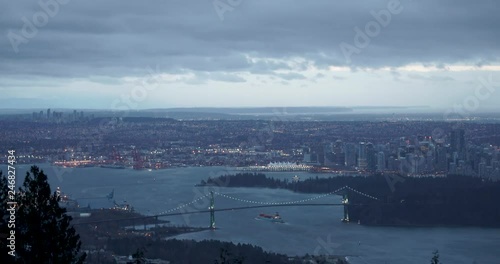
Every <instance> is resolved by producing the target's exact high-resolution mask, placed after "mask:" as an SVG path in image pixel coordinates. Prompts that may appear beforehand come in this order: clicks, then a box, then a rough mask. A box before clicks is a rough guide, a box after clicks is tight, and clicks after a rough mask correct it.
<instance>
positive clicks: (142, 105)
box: [0, 0, 500, 111]
mask: <svg viewBox="0 0 500 264" xmlns="http://www.w3.org/2000/svg"><path fill="white" fill-rule="evenodd" d="M230 2H231V3H232V6H231V5H229V4H228V3H229V2H228V3H226V1H214V2H207V3H198V2H195V1H183V4H179V2H177V1H167V2H159V1H155V2H154V4H150V5H145V4H143V3H134V2H129V3H126V4H123V3H121V2H120V3H118V2H117V1H108V2H106V3H98V4H96V3H95V2H85V3H79V2H71V1H68V2H67V3H66V1H55V0H53V1H46V2H45V1H42V3H45V4H39V3H37V2H33V3H23V4H19V3H6V10H9V12H8V14H6V15H5V17H4V21H3V22H2V23H0V29H1V31H2V32H3V33H4V35H3V36H4V37H2V38H0V47H1V49H0V58H1V59H2V60H0V61H1V62H0V69H1V71H0V91H2V99H0V105H1V106H0V108H47V107H51V108H78V109H114V108H116V107H117V100H121V101H124V100H125V99H124V98H127V97H128V98H132V100H134V98H135V100H134V107H133V108H132V109H151V108H172V107H238V106H245V107H263V106H266V107H269V106H276V107H293V106H319V105H320V106H367V105H369V106H387V105H390V106H408V105H425V106H429V107H431V108H434V109H446V108H450V107H453V105H455V104H463V103H464V101H466V100H467V99H468V98H470V96H476V97H477V94H478V93H479V94H480V97H481V98H480V100H479V101H478V102H479V103H478V104H477V108H476V109H477V110H484V111H488V110H491V109H498V108H497V107H496V104H495V102H497V101H499V100H500V95H499V93H498V92H497V91H496V90H498V88H497V87H498V84H499V83H500V63H499V58H500V55H499V49H498V47H497V45H496V43H498V36H500V34H498V33H499V32H498V29H497V27H496V25H497V24H499V22H500V21H499V20H500V19H499V18H498V16H497V13H498V6H497V5H495V2H493V1H484V2H482V3H483V4H476V3H471V2H469V1H440V2H432V1H403V0H401V1H395V0H391V1H362V2H356V3H335V2H330V1H315V2H314V3H300V2H296V3H294V4H293V5H290V4H289V3H288V2H284V1H277V2H273V3H268V2H266V1H230ZM221 3H222V4H221ZM284 7H286V8H284ZM106 10H113V14H112V15H109V14H108V12H106ZM465 25H466V26H465ZM485 83H487V84H486V85H485ZM488 85H489V86H488ZM478 87H482V88H480V89H481V90H480V91H479V92H477V90H478V89H479V88H478ZM129 100H130V99H129ZM473 103H474V102H473Z"/></svg>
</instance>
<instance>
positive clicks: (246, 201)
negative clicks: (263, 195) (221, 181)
mask: <svg viewBox="0 0 500 264" xmlns="http://www.w3.org/2000/svg"><path fill="white" fill-rule="evenodd" d="M345 189H348V190H351V191H354V192H356V193H358V194H360V195H363V196H365V197H368V198H371V199H374V200H378V199H377V198H375V197H373V196H371V195H368V194H365V193H362V192H360V191H357V190H355V189H353V188H351V187H349V186H344V187H342V188H339V189H337V190H335V191H333V192H329V193H327V194H322V195H318V196H315V197H312V198H308V199H302V200H296V201H286V202H260V201H253V200H248V199H241V198H237V197H233V196H229V195H227V194H223V193H219V192H214V194H216V195H218V196H221V197H224V198H227V199H231V200H235V201H239V202H245V203H252V204H262V205H286V204H298V203H305V202H309V201H313V200H317V199H320V198H323V197H326V196H328V195H332V194H335V193H338V192H340V191H342V190H345Z"/></svg>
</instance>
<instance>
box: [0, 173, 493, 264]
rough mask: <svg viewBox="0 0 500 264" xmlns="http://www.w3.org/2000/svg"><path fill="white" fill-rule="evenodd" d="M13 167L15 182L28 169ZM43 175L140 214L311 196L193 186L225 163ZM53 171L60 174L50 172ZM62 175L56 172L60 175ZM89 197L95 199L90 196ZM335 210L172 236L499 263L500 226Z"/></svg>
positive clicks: (236, 221) (199, 220) (363, 257)
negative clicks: (374, 222)
mask: <svg viewBox="0 0 500 264" xmlns="http://www.w3.org/2000/svg"><path fill="white" fill-rule="evenodd" d="M17 167H18V183H21V181H22V179H23V178H24V176H23V175H24V173H22V174H21V171H26V169H28V166H21V165H19V166H17ZM41 167H42V168H43V169H44V170H45V172H46V173H48V174H49V180H50V183H51V185H52V186H60V187H61V188H62V189H63V191H64V192H66V193H69V194H70V195H71V196H72V197H74V198H77V199H78V200H79V202H80V203H81V204H82V205H87V204H90V205H91V206H92V207H94V208H99V207H109V206H110V205H111V203H110V202H109V201H107V200H106V199H103V198H99V197H104V196H105V195H106V194H108V193H109V192H111V190H112V189H114V190H115V199H116V201H117V202H122V201H123V200H126V201H127V202H129V203H130V204H132V206H134V208H135V209H136V210H138V211H140V212H142V213H144V214H153V213H159V212H162V211H165V210H168V209H171V208H174V207H177V206H179V205H180V204H183V203H187V202H190V201H192V200H194V199H197V198H199V197H201V196H203V195H205V194H208V193H209V191H210V190H215V191H218V192H220V193H224V194H227V195H230V196H233V197H237V198H241V199H248V200H254V201H262V202H273V201H295V200H302V199H306V198H311V197H315V196H316V195H308V194H295V193H292V192H290V191H285V190H271V189H254V188H216V189H213V188H212V187H194V185H195V184H197V183H199V182H200V180H202V179H206V178H207V177H208V176H212V177H214V176H216V175H221V174H226V173H231V171H230V170H227V169H225V168H220V167H219V168H214V167H205V168H178V169H168V170H161V171H134V170H128V169H127V170H116V169H102V168H83V169H63V168H57V167H52V166H50V165H42V166H41ZM0 168H1V169H2V170H3V171H6V168H5V167H2V166H0ZM57 175H59V177H57ZM61 175H62V176H61ZM268 175H270V176H273V177H279V178H289V179H291V177H292V176H293V175H298V176H299V177H301V178H302V179H304V178H307V177H316V176H319V177H328V176H329V175H321V174H309V173H305V172H302V173H268ZM89 198H96V199H89ZM215 200H216V201H215V206H216V208H225V207H231V206H244V205H247V204H245V203H242V202H237V201H233V200H229V199H226V198H222V197H218V196H216V198H215ZM339 201H340V197H338V196H329V197H325V198H321V199H318V200H316V202H319V203H328V202H334V203H337V202H339ZM207 207H208V200H207V199H202V200H199V201H198V202H196V203H194V204H192V205H190V206H188V207H185V208H184V209H183V210H184V211H194V210H199V209H207ZM276 211H278V212H279V213H280V215H281V216H282V217H283V218H284V220H285V221H286V222H287V223H286V224H274V223H270V222H265V221H259V220H255V216H256V215H257V214H259V213H261V212H264V213H274V212H276ZM342 214H343V211H342V207H278V208H263V209H250V210H242V211H227V212H217V213H216V216H215V217H216V224H217V227H218V228H220V229H219V230H216V231H206V232H200V233H192V234H186V235H182V236H179V238H187V239H195V240H202V239H218V240H227V241H233V242H241V243H251V244H255V245H258V246H262V247H263V248H264V249H266V250H269V251H274V252H279V253H285V254H288V255H303V254H306V253H309V254H313V253H320V254H328V253H333V254H339V255H348V256H350V257H349V260H350V262H351V263H354V264H358V263H370V264H372V263H373V264H379V263H380V264H386V263H396V264H400V263H406V264H425V263H430V259H431V257H432V252H433V251H434V250H436V249H439V252H440V255H441V261H442V262H444V263H446V264H452V263H454V264H455V263H469V264H471V263H478V264H483V263H484V264H486V263H492V264H493V263H495V264H498V263H500V253H498V251H499V250H500V229H483V228H396V227H366V226H362V225H357V224H343V223H341V222H340V219H341V218H342ZM168 219H169V220H171V221H172V222H173V223H174V224H187V225H192V226H208V225H209V215H208V214H194V215H184V216H178V217H171V218H168Z"/></svg>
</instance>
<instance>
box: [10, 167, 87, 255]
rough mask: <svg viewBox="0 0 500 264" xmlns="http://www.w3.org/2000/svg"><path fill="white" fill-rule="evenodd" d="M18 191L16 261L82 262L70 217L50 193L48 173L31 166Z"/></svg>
mask: <svg viewBox="0 0 500 264" xmlns="http://www.w3.org/2000/svg"><path fill="white" fill-rule="evenodd" d="M30 171H31V173H30V172H27V173H26V178H25V180H24V183H23V186H22V187H21V188H20V189H19V193H18V194H17V203H18V206H19V208H18V210H17V215H16V220H17V223H16V229H17V231H16V255H17V257H16V262H17V263H83V261H84V260H85V257H86V255H85V254H83V255H81V254H80V253H79V251H80V245H81V242H80V236H79V235H77V234H76V231H75V229H74V228H73V227H72V226H71V225H70V222H71V217H70V216H68V215H66V214H65V213H66V209H64V208H61V207H60V206H59V200H60V198H59V197H58V196H57V195H56V193H55V192H54V193H51V190H50V185H49V183H48V182H47V176H46V175H45V173H44V172H43V171H40V170H39V168H38V167H36V166H32V167H31V170H30Z"/></svg>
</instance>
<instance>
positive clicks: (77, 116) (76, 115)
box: [32, 108, 85, 121]
mask: <svg viewBox="0 0 500 264" xmlns="http://www.w3.org/2000/svg"><path fill="white" fill-rule="evenodd" d="M32 117H33V120H38V121H39V120H52V121H80V120H84V119H85V116H84V114H83V111H80V112H78V111H76V110H73V112H69V113H66V115H65V113H64V112H62V111H61V112H56V111H51V110H50V108H49V109H47V111H45V112H44V111H40V112H33V115H32Z"/></svg>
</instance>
